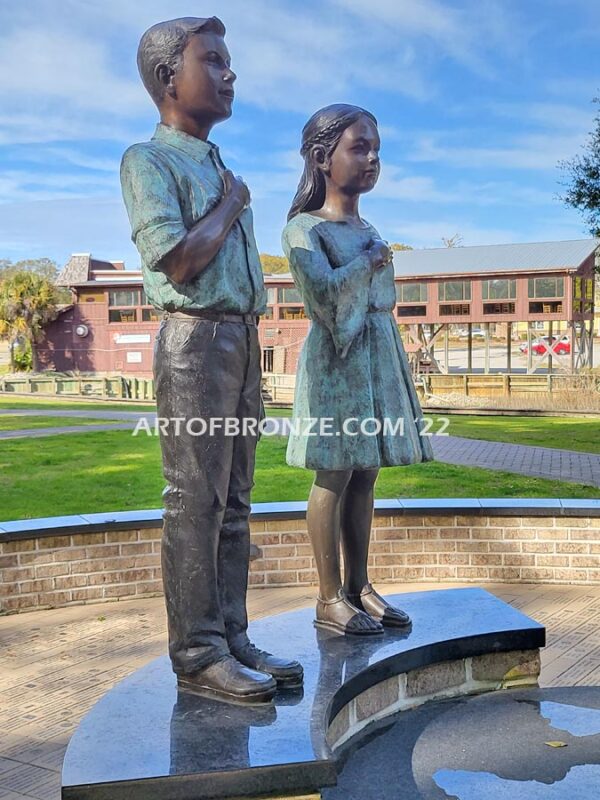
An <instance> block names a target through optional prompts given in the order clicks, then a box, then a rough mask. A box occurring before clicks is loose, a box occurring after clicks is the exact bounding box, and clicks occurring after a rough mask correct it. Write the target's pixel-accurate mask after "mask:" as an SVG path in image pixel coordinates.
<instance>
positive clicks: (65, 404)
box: [0, 392, 156, 411]
mask: <svg viewBox="0 0 600 800" xmlns="http://www.w3.org/2000/svg"><path fill="white" fill-rule="evenodd" d="M0 408H14V409H19V410H23V409H25V410H31V411H35V410H36V409H40V410H42V409H48V411H52V410H56V411H73V410H76V411H98V410H100V409H102V411H156V406H155V405H153V404H152V403H111V402H109V401H106V402H104V401H101V400H98V401H97V402H91V401H78V400H72V399H71V400H58V399H57V398H55V397H32V398H29V397H12V396H11V394H10V393H8V392H2V393H0Z"/></svg>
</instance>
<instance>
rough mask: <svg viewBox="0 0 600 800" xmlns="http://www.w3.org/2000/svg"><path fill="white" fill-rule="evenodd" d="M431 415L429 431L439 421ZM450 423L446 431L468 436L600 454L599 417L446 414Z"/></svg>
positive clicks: (435, 427)
mask: <svg viewBox="0 0 600 800" xmlns="http://www.w3.org/2000/svg"><path fill="white" fill-rule="evenodd" d="M426 416H432V417H433V421H432V425H431V428H430V431H431V432H432V433H435V432H436V431H438V430H440V427H441V422H440V421H439V419H438V417H443V416H444V415H443V414H436V415H431V414H430V415H426ZM448 419H449V420H450V424H449V425H448V427H447V428H446V433H449V434H450V435H451V436H465V437H467V438H469V439H488V440H492V441H495V442H509V443H510V444H529V445H536V446H538V447H558V448H560V449H563V450H580V451H583V452H585V453H597V454H600V420H598V419H591V418H590V419H582V418H581V417H526V416H522V417H503V416H497V417H495V416H490V417H479V416H467V415H465V416H463V415H462V414H460V415H459V414H457V415H452V414H448Z"/></svg>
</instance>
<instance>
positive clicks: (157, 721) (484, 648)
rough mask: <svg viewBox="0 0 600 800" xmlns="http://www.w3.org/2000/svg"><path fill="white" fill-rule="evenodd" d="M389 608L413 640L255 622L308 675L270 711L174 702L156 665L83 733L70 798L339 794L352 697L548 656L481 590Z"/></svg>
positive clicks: (295, 621)
mask: <svg viewBox="0 0 600 800" xmlns="http://www.w3.org/2000/svg"><path fill="white" fill-rule="evenodd" d="M391 600H392V602H393V601H394V600H395V601H396V602H397V603H398V604H399V605H400V606H401V607H402V608H404V609H406V611H407V612H408V613H409V614H410V616H411V618H412V619H413V628H412V630H410V631H409V632H408V633H407V632H402V631H399V632H394V631H393V630H390V629H388V630H387V631H386V634H385V635H384V636H382V637H376V638H375V637H374V638H370V637H368V638H365V639H364V640H360V639H358V640H354V639H352V640H350V639H347V638H345V637H343V636H336V635H332V634H328V633H324V632H322V631H319V632H317V631H316V630H315V628H314V627H313V626H312V620H313V616H314V613H313V609H312V608H311V609H304V610H301V611H294V612H291V613H288V614H281V615H278V616H275V617H270V618H265V619H262V620H258V621H256V622H254V623H253V624H252V625H251V636H252V639H253V641H255V642H256V644H257V645H258V646H259V647H263V648H265V649H268V650H271V651H272V652H277V653H281V654H282V655H286V656H289V657H290V658H297V659H298V660H299V661H301V662H302V663H303V665H304V670H305V683H304V691H303V692H300V693H295V692H289V691H287V692H285V691H280V692H278V694H277V696H276V698H275V703H274V706H273V707H271V708H267V709H264V708H260V707H258V708H256V707H249V708H245V707H240V706H233V705H230V704H227V703H220V702H218V701H214V700H212V701H211V700H208V699H204V698H200V697H194V696H193V695H184V694H180V695H179V696H178V694H177V691H176V683H175V676H174V675H173V673H172V672H171V667H170V663H169V661H168V658H167V657H166V656H165V657H163V658H159V659H156V660H154V661H152V662H151V663H150V664H148V665H147V666H146V667H144V668H142V669H141V670H138V671H137V672H135V673H134V674H133V675H131V676H129V677H128V678H126V679H125V680H124V681H122V682H121V683H120V684H118V685H117V686H116V687H115V688H114V689H113V690H112V691H110V692H109V693H108V694H107V695H105V697H104V698H102V700H100V702H99V703H97V705H96V706H95V707H94V708H93V709H92V711H91V712H90V713H89V714H88V715H87V716H86V717H85V718H84V720H83V721H82V723H81V725H80V727H79V728H78V730H77V731H76V733H75V735H74V736H73V738H72V740H71V742H70V744H69V748H68V750H67V754H66V757H65V762H64V767H63V798H65V800H67V799H68V798H83V797H85V798H110V799H111V800H118V798H121V797H122V798H125V797H126V798H128V800H129V799H131V800H135V798H137V797H139V798H143V800H151V799H152V798H154V797H156V798H160V797H163V796H165V795H164V794H163V792H164V788H165V786H166V781H169V780H172V779H173V777H174V776H178V781H181V782H182V786H183V785H185V786H189V787H190V791H191V790H192V788H193V792H194V795H193V796H194V797H197V798H202V797H219V796H222V797H226V796H230V795H232V794H239V795H244V794H251V793H260V792H261V791H262V792H264V793H265V794H266V793H268V792H269V791H277V790H279V789H288V790H294V789H297V790H302V791H307V792H308V791H311V790H317V789H319V788H320V787H322V786H328V785H333V784H334V783H335V780H336V774H337V767H336V765H335V763H334V761H333V759H332V756H331V752H330V750H329V747H328V745H327V743H326V739H325V734H326V732H327V726H328V724H329V722H330V721H331V720H332V719H333V717H334V716H335V714H336V713H338V711H339V710H340V709H341V708H342V707H343V706H344V705H345V704H346V703H348V702H349V701H350V700H351V699H352V698H353V697H355V696H356V695H358V694H360V693H361V692H362V691H365V689H367V688H369V687H370V686H372V685H374V684H376V683H379V682H381V681H382V680H385V679H387V678H389V677H391V676H392V675H396V674H399V673H402V672H405V671H407V670H409V669H415V668H417V667H420V666H423V665H425V664H430V663H433V662H436V661H441V660H446V659H454V658H464V657H468V656H471V655H477V654H479V653H485V652H492V651H495V650H517V649H529V648H536V647H540V646H542V645H543V644H544V629H543V627H542V626H540V625H538V624H537V623H535V622H533V621H532V620H531V619H529V618H528V617H526V616H525V615H523V614H521V613H520V612H519V611H517V610H516V609H513V608H511V607H510V606H508V605H507V604H506V603H504V602H502V601H501V600H498V599H497V598H495V597H494V596H493V595H491V594H489V593H488V592H486V591H484V590H482V589H476V588H473V589H449V590H442V591H431V592H418V593H413V594H405V595H398V596H395V597H394V596H392V598H391ZM142 780H143V781H144V785H143V787H142V786H141V785H140V787H139V794H137V793H136V782H137V781H142ZM120 782H127V783H126V784H123V785H119V784H120ZM84 784H85V785H87V788H86V790H85V793H82V790H80V789H78V788H77V787H78V786H82V785H84ZM182 796H183V795H182Z"/></svg>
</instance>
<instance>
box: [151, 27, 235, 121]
mask: <svg viewBox="0 0 600 800" xmlns="http://www.w3.org/2000/svg"><path fill="white" fill-rule="evenodd" d="M196 33H216V34H217V35H218V36H225V25H223V23H222V22H221V20H220V19H219V18H218V17H208V18H206V17H205V18H203V17H180V18H179V19H170V20H167V21H166V22H158V23H157V24H156V25H153V26H152V27H151V28H148V30H147V31H146V33H144V35H143V36H142V38H141V39H140V43H139V46H138V52H137V65H138V70H139V72H140V76H141V78H142V82H143V84H144V86H145V87H146V89H147V91H148V94H149V95H150V97H151V98H152V99H153V100H154V102H155V103H156V105H159V104H160V102H161V101H162V99H163V97H164V96H165V89H164V86H163V85H162V84H161V83H160V82H159V81H158V80H157V78H156V75H155V69H156V67H157V66H158V65H159V64H167V66H169V67H171V68H172V69H174V70H175V71H177V70H178V69H179V68H180V67H181V56H182V53H183V51H184V50H185V47H186V45H187V44H188V42H189V40H190V38H191V37H192V36H194V34H196Z"/></svg>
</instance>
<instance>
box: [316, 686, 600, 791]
mask: <svg viewBox="0 0 600 800" xmlns="http://www.w3.org/2000/svg"><path fill="white" fill-rule="evenodd" d="M549 706H550V707H551V708H552V709H553V710H556V708H557V707H562V709H563V712H561V713H563V715H567V714H568V720H569V725H570V726H574V727H575V729H576V730H577V732H576V733H574V734H571V733H570V732H568V731H567V732H566V731H565V729H564V728H562V727H561V728H555V727H553V724H552V722H551V721H550V720H549V719H548V718H547V715H546V713H545V712H546V711H547V710H548V707H549ZM564 709H568V712H566V711H564ZM599 713H600V688H597V687H574V688H557V689H527V690H512V691H510V692H498V693H492V694H487V695H481V696H479V697H465V698H460V699H458V700H449V701H443V702H437V703H431V704H429V705H427V706H422V707H420V708H418V709H415V710H413V711H406V712H403V713H401V714H397V715H395V716H394V717H391V718H389V719H388V720H386V721H385V724H384V723H382V724H380V725H378V726H373V727H372V728H371V729H370V731H369V732H368V733H367V734H366V735H365V737H364V738H363V739H362V740H361V741H360V742H359V743H357V744H356V746H355V747H354V748H349V749H348V750H347V751H346V752H345V753H344V755H343V758H344V766H343V769H342V770H341V773H340V775H339V778H338V785H337V787H335V788H334V789H325V790H324V791H323V800H342V798H343V800H359V798H360V800H392V798H394V800H396V798H398V797H402V798H403V800H448V798H450V797H452V798H458V800H488V798H489V800H575V798H576V800H596V798H597V797H598V796H599V793H600V792H599V787H600V734H599V733H594V732H593V731H594V729H595V726H594V725H592V726H591V727H590V730H591V731H592V732H591V733H590V734H588V735H585V734H584V735H582V733H581V730H582V728H584V727H586V726H588V725H589V724H590V720H591V719H592V717H596V715H597V714H599ZM564 721H565V719H564V716H563V718H562V719H561V725H562V724H563V723H564ZM548 741H562V742H564V743H565V744H566V745H567V746H566V747H560V748H551V747H549V746H548V745H546V744H545V743H546V742H548Z"/></svg>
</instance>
